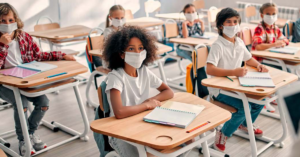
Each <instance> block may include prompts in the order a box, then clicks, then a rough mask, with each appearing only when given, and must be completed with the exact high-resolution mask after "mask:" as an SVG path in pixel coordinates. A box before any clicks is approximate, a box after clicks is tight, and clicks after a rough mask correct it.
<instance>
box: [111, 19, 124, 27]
mask: <svg viewBox="0 0 300 157" xmlns="http://www.w3.org/2000/svg"><path fill="white" fill-rule="evenodd" d="M125 22H126V20H125V18H123V19H121V20H119V19H112V20H111V24H112V25H113V26H114V27H122V26H123V25H124V24H125Z"/></svg>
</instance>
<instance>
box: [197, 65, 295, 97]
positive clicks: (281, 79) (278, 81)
mask: <svg viewBox="0 0 300 157" xmlns="http://www.w3.org/2000/svg"><path fill="white" fill-rule="evenodd" d="M247 68H248V71H257V70H256V68H253V67H249V66H248V67H247ZM267 68H268V69H269V73H270V75H271V77H272V80H273V81H274V84H275V86H276V87H275V88H266V87H243V86H241V85H240V82H239V80H238V78H237V77H235V76H230V78H231V79H232V80H233V82H232V81H230V80H229V79H228V78H226V77H213V78H209V79H204V80H202V85H204V86H207V87H213V88H219V89H223V90H227V91H237V92H241V93H246V94H250V95H256V96H268V95H271V94H273V93H275V92H276V91H277V90H278V88H280V87H283V86H285V85H288V84H290V83H292V82H295V81H297V80H298V76H296V75H294V74H291V73H287V72H284V71H281V70H278V69H275V68H272V67H269V66H267ZM258 98H259V97H258Z"/></svg>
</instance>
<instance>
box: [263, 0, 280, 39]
mask: <svg viewBox="0 0 300 157" xmlns="http://www.w3.org/2000/svg"><path fill="white" fill-rule="evenodd" d="M269 7H275V8H276V7H277V6H276V4H275V3H265V4H263V5H262V6H261V7H260V9H259V12H260V13H261V14H263V12H264V10H265V9H266V8H269ZM261 23H262V27H263V28H264V31H265V34H266V42H267V43H268V42H269V36H268V33H267V32H266V24H265V22H264V20H262V22H261ZM273 27H274V34H275V37H276V36H277V34H276V27H275V23H274V24H273Z"/></svg>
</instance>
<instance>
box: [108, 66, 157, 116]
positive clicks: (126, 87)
mask: <svg viewBox="0 0 300 157" xmlns="http://www.w3.org/2000/svg"><path fill="white" fill-rule="evenodd" d="M116 73H117V74H116ZM137 74H138V77H132V76H129V75H128V74H127V73H126V72H125V71H124V69H123V68H119V69H117V70H113V71H112V72H110V73H109V74H108V76H107V86H106V89H105V92H106V95H107V99H108V103H109V106H110V116H114V112H113V109H112V105H111V101H110V90H111V89H113V88H114V89H117V90H119V91H120V92H121V99H122V105H123V106H134V105H139V104H141V103H142V102H144V101H145V100H147V99H148V98H150V88H158V87H160V86H161V84H162V80H161V79H160V78H158V77H157V76H156V75H155V74H154V73H152V71H150V70H149V69H148V68H147V67H146V66H142V67H141V68H139V69H137ZM118 76H119V77H118Z"/></svg>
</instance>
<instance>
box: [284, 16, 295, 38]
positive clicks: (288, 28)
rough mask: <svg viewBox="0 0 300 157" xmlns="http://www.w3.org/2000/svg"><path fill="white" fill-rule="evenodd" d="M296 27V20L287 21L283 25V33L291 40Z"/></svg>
mask: <svg viewBox="0 0 300 157" xmlns="http://www.w3.org/2000/svg"><path fill="white" fill-rule="evenodd" d="M293 29H294V22H292V21H287V22H286V24H285V25H284V27H283V35H284V36H286V37H287V38H288V39H289V40H290V41H291V40H292V36H293Z"/></svg>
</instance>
